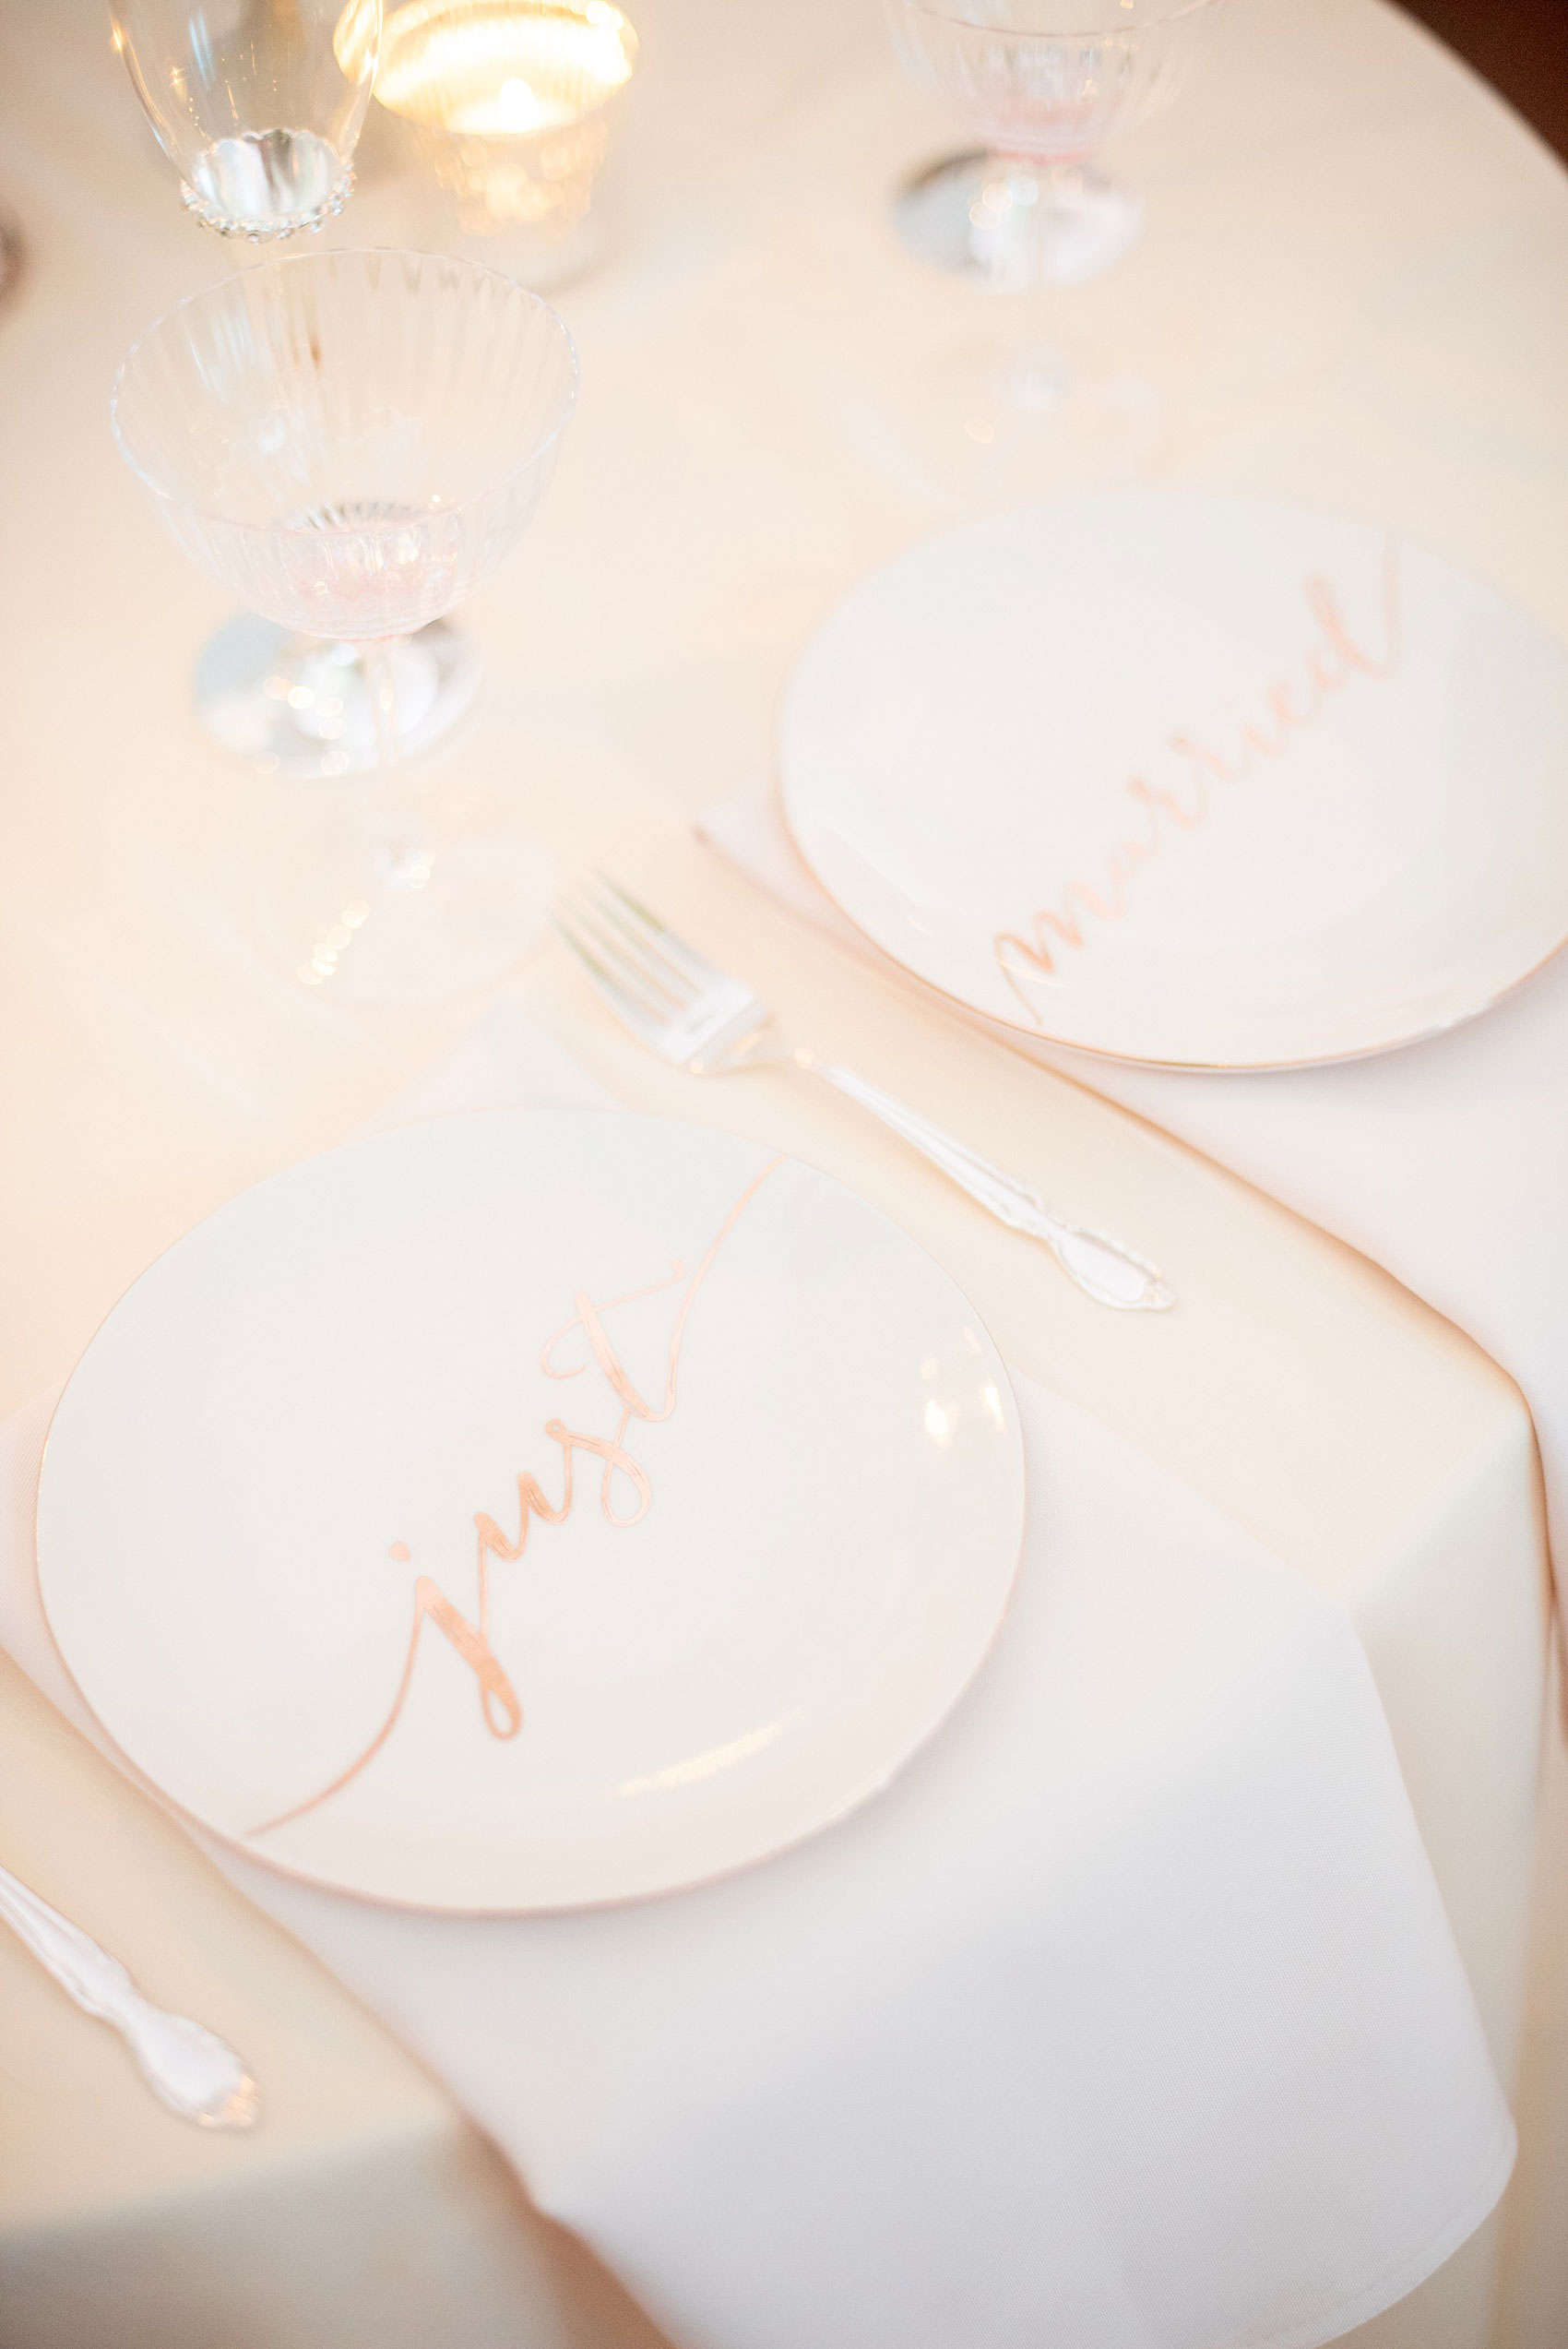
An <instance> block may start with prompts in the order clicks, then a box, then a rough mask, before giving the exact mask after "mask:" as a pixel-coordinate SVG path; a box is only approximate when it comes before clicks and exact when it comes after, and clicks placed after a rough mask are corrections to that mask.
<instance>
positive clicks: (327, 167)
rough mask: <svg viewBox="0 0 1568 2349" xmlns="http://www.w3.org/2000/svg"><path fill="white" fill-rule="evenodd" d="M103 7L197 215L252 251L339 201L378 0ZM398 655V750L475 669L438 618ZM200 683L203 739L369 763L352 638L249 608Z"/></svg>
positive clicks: (365, 703) (202, 669) (451, 700)
mask: <svg viewBox="0 0 1568 2349" xmlns="http://www.w3.org/2000/svg"><path fill="white" fill-rule="evenodd" d="M111 14H112V18H113V28H114V45H115V47H116V48H117V49H118V50H119V52H120V54H121V55H122V56H123V57H124V59H125V66H126V68H127V70H128V72H129V74H130V78H131V83H132V86H133V88H134V89H135V90H136V92H137V97H138V98H139V99H140V100H141V102H142V107H143V110H144V112H145V113H146V114H147V118H148V122H149V123H150V124H151V125H152V128H153V131H154V133H155V134H156V136H157V138H158V142H159V144H160V147H161V148H162V149H163V151H164V153H165V154H166V155H167V156H168V158H169V160H170V161H171V162H172V164H173V166H174V168H175V170H176V171H177V172H178V173H180V181H181V193H182V195H183V197H184V203H185V208H186V209H187V210H188V211H189V212H191V213H192V214H193V215H194V216H195V218H196V219H197V220H198V221H201V222H202V223H203V224H204V226H206V227H208V228H209V229H212V230H214V231H216V233H218V234H219V235H220V236H223V237H227V238H231V239H233V240H236V241H239V242H243V243H244V244H249V245H252V246H255V245H257V244H263V243H267V242H270V241H273V240H276V239H279V238H283V237H288V236H292V235H294V234H296V233H299V232H300V231H302V230H316V229H319V228H320V227H321V226H322V224H323V222H324V221H327V220H328V219H330V218H331V217H332V216H333V215H334V214H335V213H338V212H340V211H341V210H342V209H343V206H344V204H345V203H346V202H347V201H348V198H349V196H350V191H351V189H352V187H353V184H354V162H353V159H354V152H355V149H356V147H357V146H358V143H359V137H360V132H361V130H362V127H363V125H364V120H365V112H366V109H367V107H368V105H369V103H370V95H371V89H372V87H373V85H374V79H375V72H376V65H377V60H378V56H379V54H380V46H381V38H382V0H203V4H202V5H192V0H112V6H111ZM399 659H400V670H401V674H400V679H399V686H400V690H399V693H398V713H399V723H400V725H401V728H402V732H403V743H404V748H405V750H406V751H410V752H411V751H415V750H422V749H423V748H424V747H425V745H426V744H427V743H430V742H433V741H434V740H435V738H436V737H437V736H438V735H439V734H442V733H445V731H446V729H447V727H448V726H451V725H453V724H455V723H456V721H457V719H458V718H460V717H461V716H462V715H463V713H464V711H465V710H466V709H468V707H469V703H470V701H471V700H472V698H473V695H474V692H475V689H476V688H477V686H478V683H479V664H478V662H477V660H476V658H475V656H474V653H473V651H472V650H471V648H470V647H469V646H468V645H467V644H465V642H464V640H463V638H461V637H460V636H459V635H457V633H456V631H455V630H452V629H450V628H446V627H444V626H442V625H441V624H440V623H439V622H437V623H435V624H434V626H432V627H430V628H429V629H428V630H427V631H426V632H425V633H424V635H423V636H422V638H420V639H419V641H418V642H417V643H410V645H409V646H408V647H407V648H406V650H404V651H403V653H402V654H401V655H400V656H399ZM195 694H196V716H197V718H198V720H199V721H200V723H201V725H202V727H203V729H204V730H205V732H206V733H207V734H208V736H209V737H210V739H211V740H212V741H213V742H215V743H216V744H217V745H219V747H220V749H222V750H225V751H228V752H230V753H232V755H233V756H234V757H240V758H243V759H244V760H246V761H247V763H249V764H250V765H252V766H254V767H255V768H256V769H258V770H259V771H260V772H261V773H263V774H281V775H288V776H297V777H314V776H332V775H340V774H346V773H348V772H350V770H352V769H362V768H366V767H370V766H373V765H374V761H375V757H376V747H375V745H376V732H375V723H374V711H373V709H372V708H371V702H370V697H369V695H368V693H367V690H366V686H365V679H364V674H363V671H362V666H361V664H360V661H359V657H358V654H357V653H356V651H355V650H354V648H353V647H352V646H351V645H347V644H332V643H322V642H320V641H319V640H318V639H316V638H311V637H299V636H293V635H291V634H290V633H288V632H287V631H285V630H283V629H281V628H279V627H277V626H274V625H273V624H272V623H271V622H269V621H267V620H264V619H261V618H259V617H257V616H256V615H255V614H248V615H247V616H246V617H245V618H244V619H240V620H235V621H232V622H231V623H230V625H229V626H226V627H223V628H221V629H220V631H219V633H218V634H217V636H216V637H214V638H213V639H212V640H211V642H210V643H209V644H208V646H207V647H206V648H205V650H203V653H202V656H201V659H200V661H199V662H197V664H196V680H195Z"/></svg>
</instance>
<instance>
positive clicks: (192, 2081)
mask: <svg viewBox="0 0 1568 2349" xmlns="http://www.w3.org/2000/svg"><path fill="white" fill-rule="evenodd" d="M0 1918H4V1920H5V1922H6V1924H7V1925H8V1926H10V1927H11V1930H12V1931H13V1932H14V1933H15V1934H16V1936H17V1938H18V1940H19V1941H23V1942H25V1943H26V1945H27V1947H28V1948H29V1949H30V1950H31V1951H32V1953H33V1956H34V1957H35V1958H36V1959H37V1960H38V1961H39V1963H40V1965H42V1967H43V1968H44V1970H45V1971H46V1972H47V1973H52V1974H53V1977H54V1979H55V1981H56V1982H57V1983H58V1984H59V1985H60V1987H61V1989H62V1990H64V1991H65V1994H66V1996H67V1997H71V1998H74V1999H75V2000H76V2002H77V2006H78V2007H80V2008H81V2009H82V2011H83V2013H84V2014H89V2015H96V2016H97V2017H98V2018H99V2020H100V2021H102V2022H108V2023H113V2026H114V2028H115V2030H116V2031H117V2032H118V2033H120V2035H121V2037H122V2038H123V2039H124V2040H125V2043H126V2045H127V2046H128V2047H129V2048H130V2051H131V2053H132V2055H133V2056H134V2057H136V2059H137V2064H138V2065H139V2066H140V2068H141V2074H142V2078H143V2079H144V2080H145V2081H147V2084H148V2087H149V2088H150V2089H151V2091H152V2093H153V2094H154V2095H155V2096H156V2097H157V2098H158V2101H159V2103H160V2105H167V2106H168V2107H169V2110H170V2111H171V2112H172V2113H178V2114H179V2116H180V2117H181V2119H182V2120H194V2121H195V2122H196V2124H197V2126H198V2127H200V2128H252V2127H253V2126H254V2125H255V2120H256V2117H257V2115H258V2114H259V2113H260V2110H261V2099H260V2097H259V2096H258V2095H257V2093H256V2086H255V2081H254V2080H253V2079H252V2078H251V2076H250V2074H249V2072H248V2071H246V2069H245V2068H244V2064H243V2063H242V2061H241V2060H240V2057H238V2056H236V2055H235V2053H234V2050H233V2049H232V2047H231V2046H228V2045H226V2044H225V2043H224V2041H222V2040H221V2039H220V2038H219V2037H218V2036H217V2034H216V2033H214V2032H210V2031H208V2030H206V2029H205V2028H204V2027H203V2025H202V2024H200V2023H199V2022H191V2021H188V2020H187V2018H186V2017H185V2016H184V2015H172V2014H167V2013H165V2011H164V2009H162V2008H161V2007H155V2006H154V2005H153V2004H152V2001H151V2000H150V1999H149V1998H144V1997H142V1994H141V1992H140V1991H139V1990H138V1989H137V1985H136V1984H135V1983H134V1982H133V1981H132V1980H131V1977H130V1975H129V1974H128V1973H126V1971H125V1967H124V1966H123V1965H122V1964H121V1963H120V1961H119V1959H118V1958H112V1957H111V1956H110V1955H109V1952H108V1950H101V1949H100V1948H99V1946H98V1943H97V1942H96V1941H95V1940H94V1939H93V1938H92V1936H91V1935H90V1934H88V1933H84V1932H83V1931H82V1929H81V1926H79V1925H73V1924H72V1923H71V1921H70V1919H69V1917H64V1916H62V1915H61V1914H60V1912H59V1910H58V1909H52V1908H51V1907H50V1905H49V1903H48V1902H47V1901H42V1900H40V1898H39V1896H38V1894H37V1893H36V1892H34V1891H33V1890H31V1889H30V1887H29V1886H28V1885H26V1884H24V1883H23V1882H22V1880H21V1878H20V1877H17V1876H13V1875H12V1874H11V1872H10V1870H9V1868H4V1867H0Z"/></svg>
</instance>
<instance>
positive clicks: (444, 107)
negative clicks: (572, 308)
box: [375, 0, 637, 236]
mask: <svg viewBox="0 0 1568 2349" xmlns="http://www.w3.org/2000/svg"><path fill="white" fill-rule="evenodd" d="M636 54H637V37H636V33H635V31H634V30H633V29H632V27H631V25H630V23H629V22H628V21H627V19H626V18H625V17H624V16H623V15H622V13H621V11H620V9H619V8H616V7H613V6H611V5H610V0H410V4H409V5H408V6H404V7H400V8H398V9H396V10H394V12H393V13H392V14H391V15H390V16H389V17H388V18H387V19H386V28H385V30H384V32H383V34H382V42H381V61H380V64H379V66H378V67H377V70H376V77H375V94H376V97H377V98H378V99H379V100H380V101H381V103H382V104H383V105H384V106H385V107H386V109H387V110H388V112H389V113H394V114H397V115H398V116H400V117H401V119H402V120H403V121H404V122H406V123H408V124H409V125H410V127H411V129H412V131H413V133H414V136H415V137H416V139H417V140H418V143H419V145H420V148H421V150H422V153H423V155H424V157H425V159H426V161H428V162H429V164H430V165H431V167H432V169H433V170H434V173H435V176H436V178H437V179H438V180H439V181H440V183H441V184H442V185H443V186H445V187H447V188H449V189H450V190H451V191H452V192H453V194H454V195H456V197H457V200H458V209H459V216H460V218H461V221H462V224H463V226H464V228H465V229H468V230H475V231H478V232H480V233H493V232H495V231H498V230H504V229H507V228H513V227H518V226H522V227H527V228H535V229H543V230H545V231H546V232H547V233H552V234H555V235H557V236H558V235H560V234H562V233H565V232H566V231H568V230H569V229H571V228H572V227H573V226H575V225H576V222H577V221H579V220H580V219H581V217H582V215H583V213H584V212H585V211H586V210H587V208H588V199H589V197H590V196H591V194H592V188H593V178H594V174H595V173H596V172H597V170H598V168H599V164H600V161H601V159H602V157H603V153H604V143H605V108H606V107H607V105H608V104H609V102H610V101H611V100H612V98H613V97H614V96H615V94H616V92H617V91H618V90H620V89H623V88H624V85H625V84H626V83H627V82H628V81H629V80H630V79H631V76H632V69H633V66H635V64H636Z"/></svg>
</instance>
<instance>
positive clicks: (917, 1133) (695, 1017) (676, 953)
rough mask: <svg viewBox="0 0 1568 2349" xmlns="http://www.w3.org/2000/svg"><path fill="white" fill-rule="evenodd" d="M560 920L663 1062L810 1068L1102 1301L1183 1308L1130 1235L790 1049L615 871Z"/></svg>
mask: <svg viewBox="0 0 1568 2349" xmlns="http://www.w3.org/2000/svg"><path fill="white" fill-rule="evenodd" d="M556 921H557V924H558V926H559V928H560V930H561V933H562V935H563V936H564V938H565V940H566V943H567V945H568V946H569V947H571V948H572V949H573V951H574V952H575V953H576V955H577V957H578V958H579V960H581V962H582V963H583V965H584V968H585V969H586V970H587V972H588V976H589V978H590V979H591V980H592V981H593V984H594V985H595V986H596V987H597V988H598V990H599V992H600V995H601V996H603V998H604V1000H605V1002H606V1003H607V1004H608V1005H609V1007H610V1008H611V1010H612V1012H613V1013H614V1014H615V1017H616V1018H617V1019H619V1020H620V1021H621V1023H622V1025H623V1027H624V1028H627V1029H629V1030H630V1031H631V1032H632V1034H633V1035H634V1036H636V1037H637V1038H638V1039H639V1041H640V1042H641V1043H645V1044H647V1047H648V1049H649V1050H650V1051H652V1052H656V1053H658V1055H659V1058H660V1059H661V1060H667V1061H669V1062H671V1065H672V1066H673V1067H677V1068H683V1069H685V1070H686V1072H687V1073H688V1075H690V1076H693V1077H725V1076H729V1075H731V1073H732V1072H733V1071H734V1070H736V1069H741V1068H766V1067H776V1068H777V1067H789V1068H802V1069H805V1070H807V1071H808V1072H809V1073H810V1074H811V1075H812V1076H814V1077H820V1078H821V1079H822V1080H823V1082H824V1083H825V1084H828V1085H831V1086H832V1087H833V1088H834V1090H835V1091H837V1092H840V1093H845V1094H847V1095H848V1096H849V1100H851V1101H855V1102H859V1103H860V1105H861V1108H862V1109H868V1110H870V1112H871V1114H872V1115H873V1117H879V1118H880V1119H881V1120H882V1122H883V1124H884V1125H885V1126H890V1127H892V1129H893V1131H894V1132H895V1133H896V1134H901V1135H902V1136H903V1138H904V1139H905V1140H906V1141H907V1142H909V1143H912V1145H913V1146H914V1148H915V1149H916V1150H918V1151H920V1152H921V1156H922V1157H924V1158H927V1159H929V1160H930V1161H931V1163H932V1165H933V1166H938V1167H940V1168H941V1170H942V1172H943V1173H944V1174H946V1175H948V1176H950V1177H951V1179H952V1180H953V1181H954V1182H955V1183H956V1184H957V1186H958V1187H959V1189H960V1190H963V1191H967V1192H968V1195H969V1197H970V1198H972V1199H977V1200H978V1201H979V1202H980V1206H981V1207H984V1208H988V1209H989V1210H991V1212H992V1215H994V1216H996V1217H997V1218H998V1219H999V1221H1000V1222H1004V1223H1007V1224H1010V1225H1011V1226H1012V1228H1013V1230H1014V1231H1016V1232H1027V1233H1028V1235H1029V1237H1030V1238H1031V1239H1036V1240H1043V1241H1044V1242H1045V1245H1046V1246H1047V1247H1048V1248H1049V1249H1050V1250H1051V1254H1052V1256H1054V1258H1056V1261H1057V1263H1058V1264H1059V1265H1060V1266H1061V1267H1062V1270H1063V1272H1065V1273H1066V1275H1067V1278H1068V1279H1069V1280H1070V1281H1072V1282H1075V1284H1076V1286H1077V1287H1078V1288H1080V1289H1082V1290H1083V1292H1084V1294H1086V1295H1087V1296H1091V1297H1093V1298H1094V1300H1095V1302H1096V1304H1097V1305H1107V1306H1113V1307H1115V1309H1116V1310H1117V1311H1119V1312H1123V1313H1140V1312H1141V1313H1162V1312H1164V1311H1165V1310H1166V1308H1167V1307H1168V1306H1173V1305H1174V1304H1175V1302H1176V1299H1175V1297H1174V1296H1173V1294H1171V1292H1170V1289H1168V1288H1167V1287H1166V1285H1165V1282H1163V1281H1162V1280H1161V1279H1160V1277H1159V1274H1158V1271H1157V1270H1155V1268H1154V1266H1153V1265H1152V1264H1150V1263H1149V1262H1148V1261H1147V1259H1146V1258H1144V1257H1141V1256H1139V1255H1137V1254H1136V1253H1135V1252H1134V1250H1133V1249H1132V1248H1129V1247H1125V1246H1123V1243H1122V1242H1121V1241H1120V1240H1113V1239H1111V1238H1110V1237H1109V1236H1108V1235H1107V1234H1105V1233H1103V1232H1092V1231H1088V1230H1086V1229H1085V1227H1084V1226H1083V1225H1082V1224H1080V1223H1069V1222H1066V1221H1065V1220H1064V1218H1063V1217H1062V1216H1060V1215H1054V1214H1052V1212H1051V1210H1050V1208H1048V1207H1047V1206H1046V1204H1045V1202H1044V1200H1043V1199H1042V1198H1040V1197H1039V1193H1038V1192H1036V1191H1031V1190H1030V1189H1029V1188H1028V1185H1027V1184H1024V1183H1020V1182H1019V1181H1018V1179H1017V1177H1016V1175H1013V1174H1004V1172H1003V1170H1002V1168H1001V1167H1000V1166H993V1165H992V1163H991V1162H990V1160H989V1159H984V1158H981V1157H980V1154H979V1152H978V1151H972V1150H970V1149H969V1148H968V1146H967V1144H965V1143H963V1142H961V1141H959V1140H958V1139H956V1136H954V1135H952V1134H948V1133H944V1130H943V1129H942V1127H940V1126H933V1125H932V1123H931V1122H930V1120H929V1119H928V1118H925V1117H922V1116H921V1115H920V1113H919V1112H918V1111H917V1110H913V1109H911V1108H910V1107H909V1104H908V1103H907V1102H901V1101H897V1100H895V1098H894V1096H893V1095H892V1094H891V1093H885V1092H884V1091H882V1089H881V1088H880V1086H877V1085H873V1084H871V1083H869V1082H868V1081H867V1079H865V1078H864V1077H861V1076H857V1075H856V1073H855V1071H854V1070H853V1069H852V1068H846V1067H843V1066H842V1064H841V1063H840V1062H838V1061H835V1060H824V1059H822V1058H821V1057H820V1055H817V1054H816V1053H814V1052H813V1051H811V1050H810V1048H809V1047H808V1046H806V1045H803V1044H790V1043H787V1042H786V1041H785V1040H784V1039H783V1038H782V1037H781V1036H780V1035H779V1034H778V1030H777V1028H776V1027H775V1025H774V1020H773V1016H772V1014H771V1013H770V1012H769V1010H768V1008H767V1006H766V1004H765V1003H764V1002H763V1001H762V999H761V997H760V996H755V995H754V994H753V992H752V990H751V989H750V987H748V986H747V985H746V984H745V981H744V980H743V979H736V978H732V977H731V974H730V972H727V971H720V970H719V968H718V967H717V965H716V964H714V963H711V962H709V961H708V960H707V959H706V957H705V956H703V955H700V954H698V952H697V951H696V949H695V947H690V946H688V945H687V944H686V943H685V941H684V940H683V939H682V938H678V937H677V936H676V935H675V933H674V932H673V930H671V929H669V928H668V927H667V926H666V925H665V924H664V923H662V922H661V921H660V920H659V917H658V915H657V914H655V913H650V912H648V910H647V906H646V905H639V904H638V902H637V900H636V898H634V897H628V896H627V894H626V892H625V890H624V889H623V888H619V887H618V886H617V884H616V883H615V882H613V881H612V880H610V879H609V878H608V877H606V876H603V875H596V876H594V877H593V878H592V880H585V881H583V882H580V883H579V884H578V885H577V888H576V890H575V891H574V893H573V894H572V895H571V896H570V897H564V898H562V899H561V900H558V902H557V905H556Z"/></svg>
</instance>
